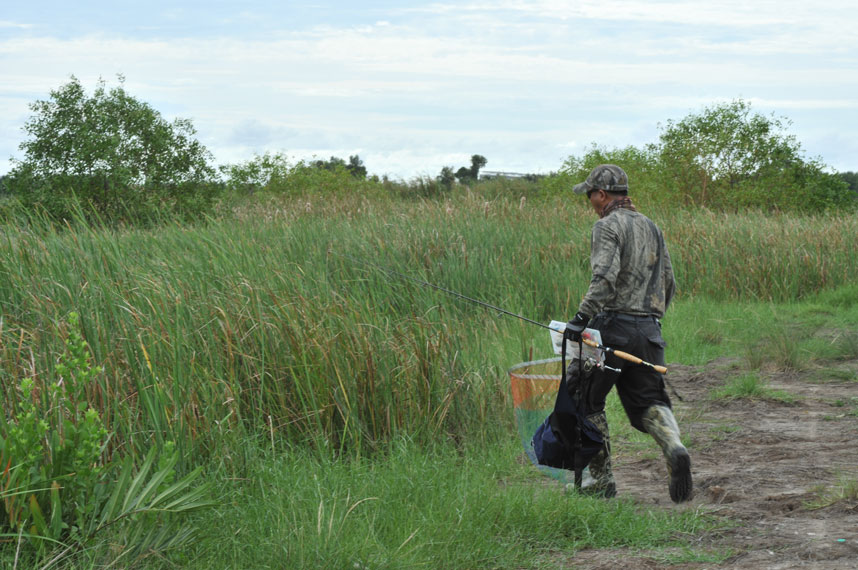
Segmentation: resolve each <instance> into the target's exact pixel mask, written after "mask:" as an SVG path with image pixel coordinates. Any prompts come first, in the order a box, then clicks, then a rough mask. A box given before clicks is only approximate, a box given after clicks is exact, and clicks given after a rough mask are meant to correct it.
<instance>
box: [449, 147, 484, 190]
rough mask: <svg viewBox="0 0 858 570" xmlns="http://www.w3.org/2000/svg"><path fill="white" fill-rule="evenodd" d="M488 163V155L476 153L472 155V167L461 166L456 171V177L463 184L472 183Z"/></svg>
mask: <svg viewBox="0 0 858 570" xmlns="http://www.w3.org/2000/svg"><path fill="white" fill-rule="evenodd" d="M487 163H488V160H486V157H484V156H482V155H479V154H475V155H473V156H471V167H470V168H466V167H464V166H463V167H461V168H459V170H457V171H456V178H457V179H458V180H459V182H461V183H462V184H471V183H473V182H476V181H477V180H478V179H479V177H480V169H481V168H482V167H484V166H485V165H486V164H487Z"/></svg>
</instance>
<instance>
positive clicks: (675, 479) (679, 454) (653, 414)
mask: <svg viewBox="0 0 858 570" xmlns="http://www.w3.org/2000/svg"><path fill="white" fill-rule="evenodd" d="M643 424H644V427H645V428H646V431H647V432H648V433H649V434H650V435H651V436H652V437H653V439H655V441H656V442H657V443H658V444H659V445H660V446H661V451H662V453H664V457H665V459H667V472H668V474H669V475H670V487H669V488H670V498H671V500H673V502H674V503H681V502H683V501H687V500H689V499H690V498H691V495H692V483H691V458H690V457H689V456H688V450H687V449H685V446H684V445H682V442H681V441H679V426H678V425H677V424H676V418H674V417H673V412H672V411H670V408H668V407H667V406H652V407H651V408H649V409H647V411H646V412H644V415H643Z"/></svg>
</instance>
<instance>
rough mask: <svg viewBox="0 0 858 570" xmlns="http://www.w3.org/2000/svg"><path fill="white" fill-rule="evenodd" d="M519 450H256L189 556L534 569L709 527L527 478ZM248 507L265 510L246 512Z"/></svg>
mask: <svg viewBox="0 0 858 570" xmlns="http://www.w3.org/2000/svg"><path fill="white" fill-rule="evenodd" d="M519 453H520V450H518V449H516V448H515V447H514V446H511V445H508V444H505V443H500V442H499V443H498V444H496V445H493V446H489V447H481V448H471V447H467V448H466V449H465V450H464V452H463V453H458V452H456V451H455V450H453V449H451V448H450V447H448V446H444V445H441V446H430V447H428V448H427V447H423V446H417V445H415V444H414V443H413V442H410V441H407V440H398V441H394V442H393V443H392V444H391V446H390V447H389V448H388V449H386V450H385V452H384V459H383V461H379V460H365V459H364V460H357V459H351V460H345V461H343V460H331V459H330V458H320V457H319V456H318V455H317V454H312V453H307V452H306V451H301V450H295V449H287V450H284V451H283V452H282V453H278V454H276V455H267V456H264V457H260V460H259V461H256V462H254V465H255V466H256V467H254V468H253V469H252V470H251V472H250V473H248V475H249V480H250V481H249V482H248V481H239V482H226V483H221V491H220V494H221V495H222V496H223V497H225V498H227V499H228V501H225V502H224V504H223V505H222V506H221V507H220V508H218V509H215V510H214V511H211V512H210V513H208V515H206V516H208V517H211V519H210V521H208V522H206V521H201V524H202V525H203V526H205V527H206V528H211V529H212V530H213V531H214V533H213V534H210V535H208V536H206V537H205V539H204V540H203V541H202V542H201V543H200V544H199V545H198V548H199V552H198V553H194V554H193V558H194V560H195V561H196V562H197V563H200V564H201V565H202V566H203V567H223V560H224V558H225V557H228V558H229V559H232V560H235V561H241V564H242V565H244V566H245V567H253V568H269V567H294V568H308V567H315V568H320V567H326V568H352V567H367V568H415V567H417V568H419V567H428V568H539V567H545V566H544V565H543V564H544V562H545V561H546V560H548V559H549V558H557V557H558V556H560V557H565V558H567V559H572V557H573V556H574V553H575V552H576V551H577V550H579V549H582V548H608V547H611V548H615V547H629V548H634V549H659V548H664V547H675V546H678V545H681V544H682V543H683V541H682V539H681V538H680V537H681V536H684V535H690V534H694V533H695V532H698V531H700V530H702V529H703V528H711V526H712V524H713V523H712V521H710V520H708V519H707V518H706V517H701V516H699V515H698V514H697V513H695V512H693V511H688V510H677V511H666V512H649V513H646V514H645V513H643V512H642V511H641V509H640V507H637V506H635V505H634V503H633V502H631V501H625V500H617V501H611V502H604V501H599V500H596V499H590V498H582V497H578V496H571V495H564V494H562V492H561V491H560V487H559V486H558V485H556V484H549V483H548V481H550V480H547V479H546V480H544V482H543V483H542V484H537V485H534V481H533V477H534V472H533V470H532V469H531V468H527V467H522V466H521V464H519V463H518V462H517V461H516V460H515V457H516V456H517V455H518V454H519ZM284 489H289V492H283V490H284ZM248 504H258V505H265V509H264V512H262V513H259V514H258V516H256V517H252V518H247V517H246V507H245V505H248ZM227 521H231V523H230V524H226V523H227ZM355 565H357V566H355ZM557 566H558V567H560V566H561V564H559V563H558V564H557Z"/></svg>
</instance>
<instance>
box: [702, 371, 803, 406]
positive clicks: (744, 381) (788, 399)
mask: <svg viewBox="0 0 858 570" xmlns="http://www.w3.org/2000/svg"><path fill="white" fill-rule="evenodd" d="M712 398H713V399H716V400H773V401H777V402H783V403H786V404H793V403H795V402H796V400H797V398H796V396H795V395H793V394H790V393H789V392H786V391H784V390H775V389H772V388H770V387H769V386H768V385H767V383H766V382H765V380H763V379H762V378H760V376H759V375H758V374H756V373H753V372H751V373H747V374H743V375H741V376H737V377H734V378H732V379H731V380H729V381H728V382H727V383H726V384H725V385H724V386H722V387H721V388H718V389H716V390H714V391H713V392H712Z"/></svg>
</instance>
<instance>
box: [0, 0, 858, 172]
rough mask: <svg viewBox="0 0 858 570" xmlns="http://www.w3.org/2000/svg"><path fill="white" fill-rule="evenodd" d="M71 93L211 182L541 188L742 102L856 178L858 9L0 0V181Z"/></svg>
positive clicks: (560, 0)
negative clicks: (148, 113)
mask: <svg viewBox="0 0 858 570" xmlns="http://www.w3.org/2000/svg"><path fill="white" fill-rule="evenodd" d="M72 75H73V76H75V77H77V78H78V79H79V80H80V81H81V83H82V84H83V85H84V87H85V88H86V89H87V91H88V93H91V92H92V90H94V89H95V87H96V85H97V83H98V81H99V79H100V78H101V79H103V80H104V81H105V82H106V84H107V86H108V87H113V86H117V85H118V79H117V78H118V76H119V75H122V76H124V78H125V84H124V85H125V89H126V91H127V92H128V93H129V94H131V95H132V96H133V97H135V98H137V99H139V100H141V101H144V102H146V103H148V104H149V105H151V106H152V107H153V108H154V109H156V110H157V111H159V112H160V113H161V114H162V115H163V116H164V117H165V118H167V119H168V120H173V119H176V118H182V119H190V120H191V121H192V122H193V125H194V127H195V128H196V130H197V136H198V138H199V140H200V141H201V142H202V143H203V144H204V145H205V146H206V148H207V149H208V150H209V151H210V152H211V153H212V155H213V157H214V164H215V165H222V164H232V163H237V162H244V161H247V160H251V159H252V158H253V157H254V156H256V155H260V154H264V153H266V152H272V153H282V154H284V155H286V156H287V157H289V158H290V159H291V160H293V161H298V160H305V159H313V158H321V159H327V158H330V157H331V156H338V157H341V158H343V159H346V160H348V157H350V156H352V155H355V154H357V155H358V156H360V158H361V159H362V160H363V162H364V164H365V165H366V167H367V169H368V171H369V173H370V174H377V175H379V176H381V175H388V176H389V177H391V178H394V179H402V180H410V179H413V178H415V177H425V176H436V175H437V174H438V173H439V172H440V170H441V169H442V168H443V167H444V166H451V167H453V168H454V169H458V167H460V166H469V165H470V157H471V155H473V154H481V155H483V156H485V157H486V159H487V160H488V163H487V165H486V166H485V170H495V171H506V172H521V173H548V172H553V171H557V170H559V169H561V168H562V166H563V162H564V161H565V160H566V159H567V158H568V157H570V156H581V155H583V154H584V153H585V152H586V151H587V150H588V149H589V148H590V147H591V146H592V145H593V144H596V145H599V146H601V147H605V148H609V149H610V148H622V147H626V146H630V145H631V146H637V147H643V146H644V145H646V144H649V143H654V142H657V141H658V136H659V133H660V132H661V131H662V129H663V128H664V126H665V125H666V124H667V122H668V121H679V120H682V119H683V118H684V117H686V116H688V115H690V114H699V113H701V112H702V111H703V110H704V109H705V108H706V107H711V106H714V105H718V104H722V103H728V102H730V101H734V100H736V99H742V100H744V101H746V102H749V103H750V104H751V108H752V110H753V111H754V112H756V113H760V114H763V115H766V116H773V117H777V118H783V119H787V120H788V121H789V122H790V124H789V128H788V130H787V132H786V134H789V135H794V136H795V137H796V139H797V141H798V143H799V144H800V145H801V148H802V149H803V151H804V154H805V157H806V158H808V159H819V160H821V161H822V162H823V163H824V164H826V165H828V166H829V167H830V168H831V169H833V170H836V171H850V170H851V171H858V89H856V88H858V10H855V8H854V4H852V2H847V1H845V0H843V1H825V0H819V1H817V2H807V1H806V0H779V1H769V0H755V1H753V2H751V1H748V0H741V1H738V0H737V1H734V0H718V1H713V2H672V1H651V0H647V1H643V0H574V1H572V0H535V1H531V2H524V1H519V0H507V1H497V2H489V1H484V0H457V1H456V2H445V1H439V2H420V1H397V2H393V1H382V0H373V1H367V2H355V1H348V2H346V1H342V2H325V1H315V2H314V1H298V2H294V1H277V2H268V1H263V2H250V1H233V2H225V1H221V0H206V1H205V2H203V1H192V2H181V1H179V2H177V1H175V0H172V1H164V0H149V1H147V2H139V1H134V2H126V1H123V0H112V1H111V2H102V1H92V0H90V1H87V0H81V1H78V2H68V1H67V0H65V1H61V2H60V1H54V0H45V1H41V2H6V3H5V5H4V7H3V9H2V10H0V174H2V173H5V172H8V171H9V170H10V169H11V168H12V167H13V165H14V162H13V160H12V159H13V158H14V159H18V160H20V159H22V158H23V153H22V151H21V150H20V149H19V145H20V144H21V143H22V142H23V141H24V140H26V138H27V134H26V133H25V132H24V130H23V127H24V124H25V122H26V121H27V120H28V118H30V117H31V116H32V111H31V109H30V105H31V104H32V103H34V102H35V101H39V100H47V99H49V98H50V93H51V91H52V90H56V89H58V88H59V87H61V86H62V85H64V84H66V83H68V81H69V80H70V78H71V76H72Z"/></svg>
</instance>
